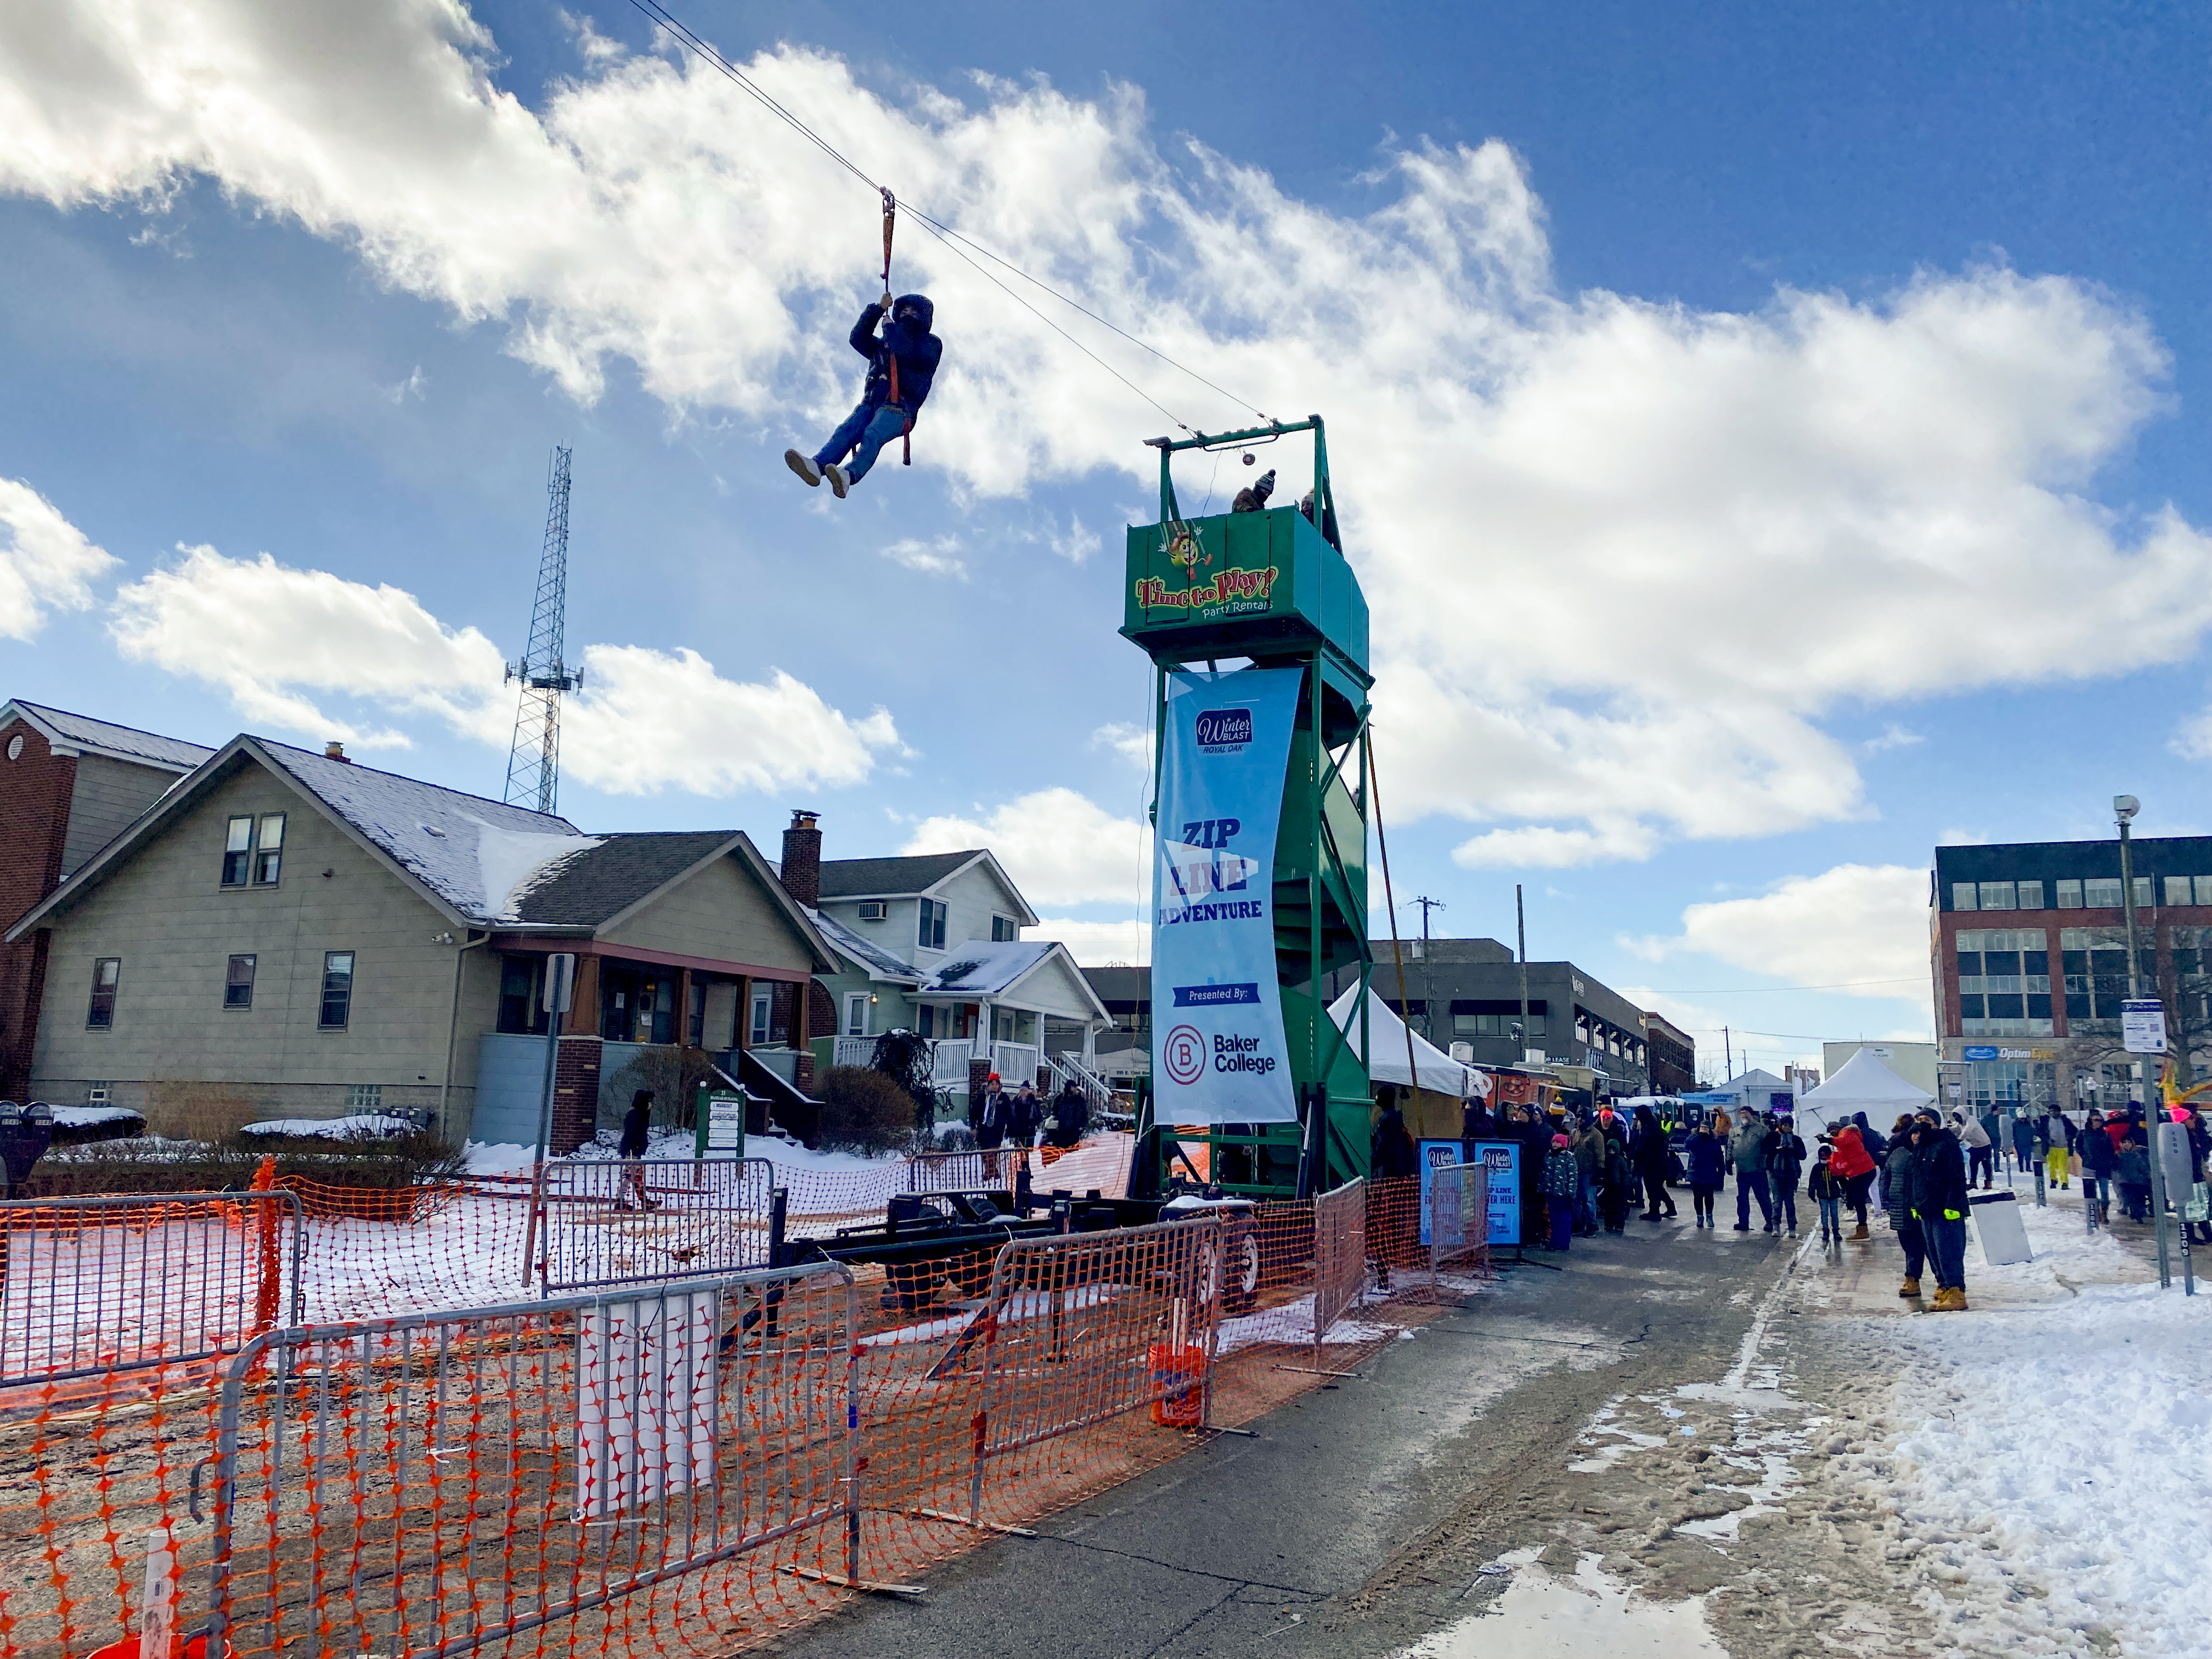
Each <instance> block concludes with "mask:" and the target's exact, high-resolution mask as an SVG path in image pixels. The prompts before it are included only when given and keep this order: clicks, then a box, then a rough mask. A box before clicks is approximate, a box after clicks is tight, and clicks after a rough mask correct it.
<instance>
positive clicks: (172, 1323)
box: [0, 1190, 305, 1388]
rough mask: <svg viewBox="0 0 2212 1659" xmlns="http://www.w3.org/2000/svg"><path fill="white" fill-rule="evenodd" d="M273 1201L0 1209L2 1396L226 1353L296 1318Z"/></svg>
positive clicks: (220, 1197)
mask: <svg viewBox="0 0 2212 1659" xmlns="http://www.w3.org/2000/svg"><path fill="white" fill-rule="evenodd" d="M304 1247H305V1236H304V1234H303V1232H302V1231H301V1216H300V1200H299V1197H298V1195H297V1194H293V1193H289V1192H283V1191H281V1190H280V1191H270V1192H252V1193H206V1192H200V1193H144V1194H106V1195H102V1196H100V1197H82V1198H19V1199H9V1200H4V1201H0V1388H7V1387H10V1386H14V1385H17V1384H21V1383H51V1382H59V1381H63V1380H64V1379H68V1378H71V1377H86V1376H103V1375H106V1374H108V1373H112V1372H127V1371H131V1370H140V1369H143V1368H145V1367H148V1366H161V1365H173V1364H185V1363H188V1362H191V1361H194V1360H204V1359H210V1358H215V1357H216V1356H218V1355H222V1354H226V1353H232V1352H236V1351H237V1350H238V1349H240V1348H241V1347H243V1346H245V1345H246V1343H247V1342H248V1341H249V1340H252V1337H253V1336H254V1335H255V1334H257V1333H258V1332H260V1331H263V1330H266V1329H268V1328H270V1326H273V1325H275V1324H276V1323H277V1322H279V1321H283V1322H287V1323H293V1322H297V1321H298V1320H299V1318H300V1316H301V1302H300V1295H301V1289H300V1262H301V1252H302V1250H303V1249H304Z"/></svg>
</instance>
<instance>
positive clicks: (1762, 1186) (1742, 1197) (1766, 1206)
mask: <svg viewBox="0 0 2212 1659" xmlns="http://www.w3.org/2000/svg"><path fill="white" fill-rule="evenodd" d="M1753 1194H1757V1195H1758V1198H1759V1225H1761V1226H1765V1227H1771V1226H1772V1225H1774V1205H1773V1202H1772V1201H1771V1200H1770V1199H1769V1198H1768V1197H1767V1196H1766V1171H1765V1170H1737V1171H1736V1175H1735V1225H1737V1226H1739V1227H1748V1226H1749V1225H1751V1200H1752V1196H1753Z"/></svg>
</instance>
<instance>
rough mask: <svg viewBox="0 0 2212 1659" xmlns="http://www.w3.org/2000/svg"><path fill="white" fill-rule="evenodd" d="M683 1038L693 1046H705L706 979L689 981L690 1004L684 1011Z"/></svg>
mask: <svg viewBox="0 0 2212 1659" xmlns="http://www.w3.org/2000/svg"><path fill="white" fill-rule="evenodd" d="M684 1041H685V1042H688V1043H690V1045H691V1046H692V1047H693V1048H705V1047H706V1046H707V981H704V980H702V979H700V980H694V981H691V1006H690V1007H689V1008H687V1009H685V1010H684Z"/></svg>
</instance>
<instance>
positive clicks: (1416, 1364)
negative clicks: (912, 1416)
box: [777, 1194, 1810, 1659]
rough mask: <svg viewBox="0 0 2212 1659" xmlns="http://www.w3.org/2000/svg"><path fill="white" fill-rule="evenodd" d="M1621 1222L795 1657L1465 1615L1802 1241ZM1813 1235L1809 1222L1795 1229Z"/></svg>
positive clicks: (1361, 1658) (815, 1633) (1358, 1642)
mask: <svg viewBox="0 0 2212 1659" xmlns="http://www.w3.org/2000/svg"><path fill="white" fill-rule="evenodd" d="M1680 1203H1681V1208H1682V1217H1681V1218H1680V1220H1679V1221H1675V1222H1668V1223H1662V1224H1656V1225H1655V1224H1650V1223H1646V1222H1643V1221H1638V1220H1632V1221H1631V1222H1630V1224H1629V1228H1630V1230H1629V1231H1628V1233H1627V1234H1626V1236H1625V1237H1620V1238H1608V1237H1600V1238H1596V1239H1577V1240H1576V1241H1575V1246H1574V1249H1572V1250H1571V1252H1569V1253H1568V1254H1566V1255H1565V1256H1555V1255H1550V1254H1549V1253H1546V1252H1534V1253H1532V1255H1537V1256H1539V1257H1540V1258H1541V1260H1543V1261H1547V1262H1553V1263H1557V1264H1559V1267H1561V1269H1562V1271H1558V1272H1553V1271H1548V1270H1547V1269H1546V1268H1543V1267H1505V1268H1503V1269H1502V1270H1501V1271H1500V1272H1499V1273H1498V1279H1497V1280H1496V1282H1495V1283H1494V1284H1493V1285H1491V1286H1490V1287H1489V1288H1488V1289H1487V1290H1486V1291H1484V1292H1483V1293H1482V1294H1480V1295H1479V1296H1477V1297H1473V1298H1470V1299H1468V1301H1467V1302H1466V1303H1465V1304H1463V1305H1462V1306H1459V1307H1456V1308H1453V1309H1449V1310H1446V1311H1445V1312H1444V1313H1443V1315H1442V1316H1439V1317H1438V1318H1437V1319H1436V1320H1435V1321H1433V1322H1431V1323H1430V1324H1428V1325H1426V1326H1425V1327H1423V1328H1420V1329H1419V1330H1418V1331H1417V1332H1415V1333H1414V1334H1412V1335H1411V1336H1409V1337H1407V1338H1406V1339H1403V1340H1399V1341H1396V1342H1395V1343H1393V1344H1391V1345H1390V1346H1389V1348H1387V1349H1386V1350H1385V1351H1384V1352H1383V1353H1382V1354H1380V1355H1379V1356H1378V1357H1376V1358H1375V1359H1373V1360H1371V1361H1370V1362H1369V1363H1368V1364H1366V1365H1364V1366H1363V1367H1362V1369H1361V1371H1360V1374H1359V1375H1358V1376H1357V1377H1355V1378H1351V1379H1346V1381H1344V1382H1342V1383H1337V1384H1334V1385H1331V1386H1329V1387H1328V1388H1326V1389H1320V1390H1317V1391H1316V1392H1313V1393H1310V1394H1307V1395H1303V1396H1301V1397H1300V1398H1298V1399H1297V1400H1295V1401H1291V1403H1290V1404H1288V1405H1286V1406H1284V1407H1280V1408H1279V1409H1278V1410H1276V1411H1274V1412H1273V1413H1270V1414H1268V1415H1267V1416H1265V1417H1262V1418H1261V1419H1257V1420H1256V1421H1255V1422H1254V1423H1253V1424H1251V1425H1249V1426H1251V1427H1252V1428H1254V1429H1255V1430H1256V1431H1258V1432H1257V1435H1256V1437H1253V1438H1245V1437H1238V1436H1222V1437H1218V1438H1216V1439H1213V1440H1212V1441H1210V1442H1208V1443H1206V1444H1204V1445H1202V1446H1200V1448H1198V1449H1195V1450H1194V1451H1192V1452H1191V1453H1190V1454H1188V1455H1186V1456H1184V1457H1182V1458H1180V1459H1178V1460H1177V1461H1176V1462H1172V1463H1170V1464H1168V1465H1165V1466H1164V1467H1163V1468H1158V1469H1156V1470H1154V1471H1152V1473H1150V1474H1146V1475H1143V1476H1140V1477H1139V1478H1138V1479H1136V1480H1133V1481H1131V1482H1129V1483H1128V1484H1127V1485H1126V1486H1121V1487H1118V1488H1116V1489H1115V1490H1113V1491H1111V1492H1105V1493H1103V1494H1101V1495H1100V1496H1099V1497H1097V1498H1094V1499H1092V1500H1091V1501H1089V1502H1087V1503H1085V1504H1080V1505H1079V1506H1077V1507H1076V1508H1074V1509H1073V1510H1067V1511H1065V1512H1063V1513H1062V1514H1060V1515H1059V1516H1054V1517H1051V1518H1050V1519H1048V1520H1047V1521H1045V1522H1042V1523H1041V1524H1040V1528H1039V1530H1040V1532H1041V1534H1042V1535H1041V1536H1039V1537H1037V1538H1036V1539H1012V1538H1009V1539H1002V1540H996V1541H992V1542H989V1543H987V1544H985V1545H983V1546H982V1547H980V1548H978V1549H976V1550H975V1551H974V1552H973V1553H969V1554H968V1555H965V1556H963V1557H962V1558H960V1559H957V1560H955V1561H951V1562H948V1563H946V1564H945V1565H942V1566H940V1567H939V1568H937V1569H935V1570H934V1571H933V1572H932V1573H931V1574H930V1575H929V1577H927V1581H926V1582H927V1587H928V1588H927V1595H925V1596H924V1597H922V1598H921V1599H920V1600H919V1601H913V1602H902V1601H874V1600H871V1601H862V1602H859V1603H856V1604H854V1606H852V1607H849V1608H848V1609H846V1610H845V1611H843V1612H841V1613H838V1614H837V1615H836V1616H835V1617H833V1618H831V1619H829V1620H825V1621H824V1622H823V1623H821V1624H817V1625H815V1626H810V1627H808V1628H807V1629H805V1630H803V1631H799V1632H793V1634H792V1635H791V1636H789V1637H787V1638H785V1639H784V1640H783V1641H782V1642H781V1644H778V1647H777V1651H780V1652H783V1653H787V1654H794V1655H802V1656H805V1659H847V1656H850V1659H884V1656H888V1655H897V1656H901V1659H977V1656H987V1655H1031V1654H1041V1655H1051V1656H1054V1659H1196V1656H1235V1655H1249V1654H1259V1653H1261V1652H1266V1653H1267V1654H1269V1655H1270V1656H1273V1659H1301V1656H1327V1659H1379V1656H1383V1655H1387V1654H1390V1653H1393V1652H1395V1651H1397V1650H1401V1649H1402V1648H1403V1647H1405V1646H1406V1645H1407V1644H1411V1643H1413V1642H1414V1641H1417V1640H1419V1638H1421V1637H1422V1636H1424V1635H1425V1634H1427V1633H1429V1632H1431V1631H1434V1630H1437V1629H1439V1628H1442V1627H1443V1626H1446V1625H1449V1624H1450V1623H1452V1622H1453V1621H1454V1620H1455V1619H1457V1618H1459V1617H1462V1616H1463V1615H1464V1614H1465V1613H1466V1612H1467V1611H1468V1607H1469V1601H1468V1597H1469V1596H1470V1595H1473V1594H1474V1593H1475V1592H1477V1591H1479V1590H1480V1589H1482V1588H1483V1587H1484V1586H1485V1585H1486V1582H1487V1581H1486V1580H1485V1579H1484V1578H1483V1577H1482V1576H1481V1575H1480V1571H1479V1569H1480V1566H1481V1565H1483V1563H1485V1562H1486V1561H1489V1560H1492V1559H1494V1558H1495V1557H1496V1556H1497V1555H1498V1554H1500V1553H1504V1551H1506V1550H1508V1549H1512V1548H1516V1547H1524V1546H1528V1545H1536V1544H1541V1543H1542V1542H1544V1541H1546V1540H1547V1538H1548V1537H1549V1536H1550V1530H1549V1527H1548V1525H1547V1522H1550V1521H1552V1520H1553V1515H1552V1513H1551V1510H1549V1509H1547V1504H1553V1505H1554V1506H1555V1505H1556V1504H1557V1502H1558V1501H1559V1489H1558V1480H1557V1477H1558V1475H1559V1472H1560V1471H1562V1470H1563V1469H1564V1468H1565V1464H1566V1463H1567V1462H1568V1461H1569V1460H1570V1458H1571V1457H1572V1456H1573V1455H1574V1453H1573V1451H1572V1450H1571V1448H1572V1447H1573V1445H1574V1443H1575V1442H1576V1440H1577V1437H1580V1436H1581V1435H1582V1433H1583V1431H1584V1429H1585V1428H1586V1427H1587V1426H1588V1425H1589V1422H1590V1419H1591V1418H1592V1416H1593V1415H1594V1413H1596V1412H1597V1411H1598V1410H1599V1409H1600V1408H1601V1407H1603V1406H1604V1405H1605V1404H1606V1402H1607V1401H1608V1400H1609V1399H1613V1398H1614V1397H1616V1396H1621V1395H1629V1394H1633V1393H1636V1392H1638V1391H1649V1390H1651V1389H1665V1388H1670V1387H1672V1386H1673V1385H1674V1383H1686V1382H1700V1381H1711V1380H1712V1379H1714V1378H1716V1377H1717V1376H1720V1375H1721V1373H1722V1372H1723V1371H1724V1370H1726V1369H1727V1367H1728V1365H1729V1363H1730V1360H1731V1358H1733V1357H1734V1356H1735V1352H1736V1349H1737V1346H1738V1345H1739V1343H1740V1342H1741V1340H1742V1339H1743V1336H1744V1334H1745V1332H1746V1330H1747V1328H1748V1327H1749V1325H1750V1323H1751V1321H1752V1318H1753V1310H1754V1309H1755V1307H1756V1306H1757V1304H1759V1301H1760V1299H1761V1297H1763V1296H1764V1295H1765V1291H1767V1289H1768V1288H1769V1287H1770V1286H1771V1285H1772V1284H1773V1283H1774V1281H1775V1280H1776V1279H1777V1278H1778V1276H1779V1275H1780V1274H1781V1273H1782V1272H1783V1271H1784V1268H1785V1267H1787V1265H1788V1263H1789V1261H1790V1256H1791V1254H1792V1252H1793V1251H1794V1249H1795V1247H1796V1244H1797V1243H1798V1241H1797V1240H1796V1239H1790V1238H1787V1237H1770V1236H1768V1235H1765V1234H1763V1233H1759V1232H1757V1231H1753V1232H1750V1233H1738V1232H1735V1231H1731V1230H1730V1229H1729V1226H1728V1225H1727V1224H1728V1221H1729V1219H1731V1218H1727V1217H1723V1225H1722V1226H1721V1227H1720V1228H1719V1229H1717V1230H1716V1231H1699V1230H1694V1229H1692V1227H1691V1225H1689V1200H1688V1197H1687V1195H1686V1194H1681V1195H1680ZM1807 1219H1808V1221H1809V1219H1810V1218H1807Z"/></svg>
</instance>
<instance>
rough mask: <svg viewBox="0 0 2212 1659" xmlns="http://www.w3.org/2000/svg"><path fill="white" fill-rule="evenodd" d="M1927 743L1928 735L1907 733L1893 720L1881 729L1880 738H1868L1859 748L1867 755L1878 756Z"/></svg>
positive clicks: (1924, 733)
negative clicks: (1893, 750) (1889, 751)
mask: <svg viewBox="0 0 2212 1659" xmlns="http://www.w3.org/2000/svg"><path fill="white" fill-rule="evenodd" d="M1927 741H1928V735H1927V733H1926V732H1909V731H1907V730H1906V729H1905V727H1903V726H1899V724H1898V723H1897V722H1896V721H1895V720H1892V721H1891V722H1890V723H1889V724H1888V725H1887V726H1885V727H1884V728H1883V729H1882V733H1881V736H1880V737H1878V738H1868V739H1867V740H1866V741H1865V742H1864V743H1863V744H1860V745H1859V746H1860V747H1861V748H1863V749H1864V750H1866V751H1867V753H1868V754H1869V755H1879V754H1881V753H1884V752H1885V751H1886V750H1892V749H1910V748H1911V747H1912V746H1913V745H1914V744H1920V743H1925V742H1927Z"/></svg>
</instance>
